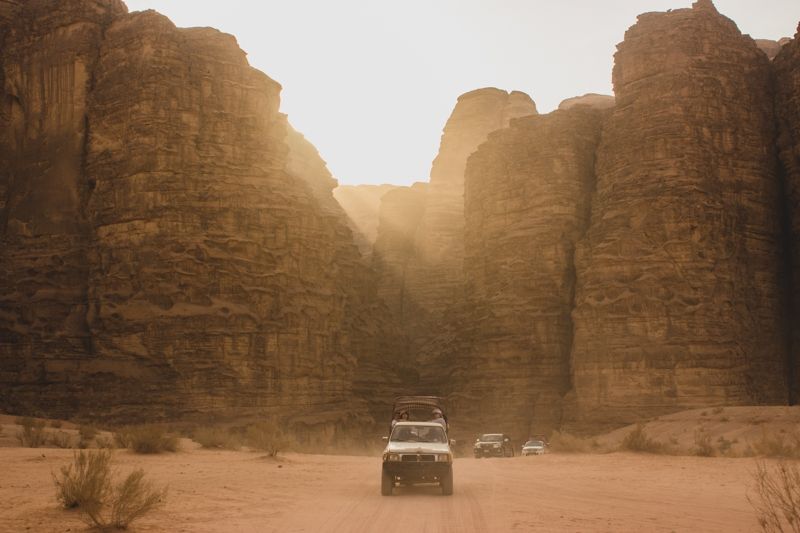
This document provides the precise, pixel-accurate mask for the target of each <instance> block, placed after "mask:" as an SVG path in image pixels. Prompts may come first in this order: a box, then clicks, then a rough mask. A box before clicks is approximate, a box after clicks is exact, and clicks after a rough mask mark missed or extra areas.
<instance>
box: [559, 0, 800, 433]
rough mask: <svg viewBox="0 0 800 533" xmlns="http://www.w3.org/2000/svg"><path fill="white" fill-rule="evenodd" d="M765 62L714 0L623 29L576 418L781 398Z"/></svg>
mask: <svg viewBox="0 0 800 533" xmlns="http://www.w3.org/2000/svg"><path fill="white" fill-rule="evenodd" d="M769 69H770V65H769V61H768V59H767V57H766V56H765V55H764V54H763V53H762V52H761V51H759V50H758V48H757V47H756V45H755V44H754V42H753V41H752V39H750V38H749V37H746V36H742V35H741V34H740V32H739V30H738V29H737V27H736V25H735V24H734V23H733V22H731V21H730V20H728V19H727V18H725V17H723V16H721V15H720V14H719V13H718V12H717V11H716V9H715V8H714V6H713V5H712V4H711V2H710V1H709V0H701V1H699V2H696V3H695V5H694V7H693V8H691V9H678V10H673V11H671V12H668V13H647V14H644V15H641V16H640V17H639V19H638V22H637V24H636V25H635V26H633V27H631V28H630V29H629V30H628V31H627V33H626V34H625V40H624V42H623V43H621V44H620V45H619V47H618V52H617V54H616V56H615V66H614V72H613V82H614V89H615V94H616V107H615V108H614V111H613V114H612V116H611V117H610V119H609V120H608V122H607V123H606V125H605V127H604V130H603V136H602V142H601V144H600V146H599V149H598V156H597V167H596V174H597V190H596V193H595V194H594V197H593V200H592V213H591V220H590V224H589V230H588V232H587V233H586V236H585V238H583V239H582V240H581V241H580V242H579V243H578V246H577V250H576V255H575V270H576V275H577V287H576V296H575V309H574V311H573V321H574V340H573V346H572V355H571V364H572V373H573V386H574V398H573V399H574V410H573V411H572V412H571V413H570V417H571V418H572V419H573V420H574V421H576V422H579V423H581V424H582V425H584V426H586V425H594V426H596V427H599V426H602V425H603V424H604V423H606V422H608V423H609V424H620V423H624V422H628V421H634V420H637V419H638V418H640V417H643V416H653V415H655V414H659V413H662V412H667V411H674V410H677V409H681V408H691V407H696V406H704V405H713V404H726V405H731V404H763V403H786V401H787V389H786V382H785V375H786V358H787V353H786V343H785V342H784V339H785V336H784V335H783V329H782V327H781V323H782V319H783V311H784V308H783V306H782V305H781V302H782V301H783V300H782V288H783V287H782V285H781V279H782V272H781V265H782V254H783V250H782V241H781V221H780V209H779V206H780V203H781V198H780V195H781V190H780V182H779V179H778V175H777V167H776V158H775V150H774V141H775V138H774V115H773V109H772V92H771V89H770V71H769Z"/></svg>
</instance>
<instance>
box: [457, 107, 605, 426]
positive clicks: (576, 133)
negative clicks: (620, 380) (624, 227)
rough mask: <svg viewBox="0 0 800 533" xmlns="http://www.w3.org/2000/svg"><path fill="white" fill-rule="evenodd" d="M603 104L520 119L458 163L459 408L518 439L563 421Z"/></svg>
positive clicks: (462, 414) (474, 422)
mask: <svg viewBox="0 0 800 533" xmlns="http://www.w3.org/2000/svg"><path fill="white" fill-rule="evenodd" d="M603 116H604V114H603V113H602V112H601V111H598V110H594V109H591V108H590V107H588V106H576V107H574V108H573V109H571V110H569V111H556V112H554V113H550V114H548V115H541V116H530V117H524V118H519V119H516V120H514V121H512V122H511V126H510V127H508V128H506V129H503V130H500V131H497V132H494V133H492V134H490V136H489V140H488V141H487V142H486V143H484V144H483V145H481V147H480V148H479V149H478V151H477V152H475V154H473V155H472V157H470V159H469V162H468V164H467V169H466V192H465V218H466V234H465V253H466V260H465V262H464V265H465V276H466V294H467V309H468V315H469V321H468V327H470V328H471V329H470V331H469V333H468V334H467V337H468V342H467V346H468V349H469V353H468V357H465V358H461V359H460V360H458V362H457V365H456V368H455V372H456V375H457V376H458V377H457V382H458V383H459V384H460V389H461V390H460V397H459V399H460V400H461V401H460V402H458V406H457V408H458V415H459V419H460V420H464V421H468V423H469V424H470V425H471V426H473V427H476V428H478V427H487V428H488V427H493V428H494V427H497V428H502V430H503V431H506V432H509V433H511V434H512V435H515V436H516V437H517V438H524V437H525V436H527V435H529V434H530V432H529V430H532V431H533V432H534V433H544V432H546V431H549V430H552V429H553V428H556V427H558V425H559V423H560V421H561V398H562V397H563V395H564V394H565V393H566V392H567V391H568V390H569V388H570V372H569V352H570V347H571V338H572V322H571V319H570V313H571V311H572V298H573V291H574V285H575V274H574V268H573V254H574V249H575V243H576V241H577V240H578V239H579V238H580V237H581V235H582V234H583V232H584V231H585V230H586V226H587V223H588V218H589V199H590V194H591V192H592V189H593V186H594V157H595V150H596V147H597V143H598V142H599V138H600V131H601V124H602V117H603Z"/></svg>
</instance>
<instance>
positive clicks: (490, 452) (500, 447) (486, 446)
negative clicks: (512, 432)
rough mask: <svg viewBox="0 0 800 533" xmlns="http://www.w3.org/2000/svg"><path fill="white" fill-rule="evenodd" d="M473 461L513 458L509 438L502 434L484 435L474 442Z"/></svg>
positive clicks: (512, 449) (512, 448)
mask: <svg viewBox="0 0 800 533" xmlns="http://www.w3.org/2000/svg"><path fill="white" fill-rule="evenodd" d="M473 451H474V452H475V459H479V458H481V457H514V447H513V446H512V445H511V438H510V437H509V436H508V435H506V434H504V433H484V434H483V435H481V436H480V437H478V438H477V439H476V440H475V446H474V447H473Z"/></svg>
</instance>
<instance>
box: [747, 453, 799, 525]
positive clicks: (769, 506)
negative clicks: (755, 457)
mask: <svg viewBox="0 0 800 533" xmlns="http://www.w3.org/2000/svg"><path fill="white" fill-rule="evenodd" d="M753 477H754V479H755V494H751V493H748V495H747V500H748V501H749V502H750V505H752V506H753V508H754V509H755V511H756V516H757V519H758V524H759V526H761V530H762V531H766V532H769V533H778V532H784V531H792V532H794V533H800V468H799V467H798V465H797V464H790V463H786V462H783V461H781V462H779V463H777V464H776V465H775V467H774V468H772V469H770V468H768V467H767V465H766V464H765V463H763V462H758V463H756V471H755V473H754V474H753Z"/></svg>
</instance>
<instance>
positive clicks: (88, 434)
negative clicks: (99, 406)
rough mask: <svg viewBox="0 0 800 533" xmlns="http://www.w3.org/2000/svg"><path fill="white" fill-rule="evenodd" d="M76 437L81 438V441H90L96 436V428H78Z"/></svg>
mask: <svg viewBox="0 0 800 533" xmlns="http://www.w3.org/2000/svg"><path fill="white" fill-rule="evenodd" d="M78 435H80V436H81V440H84V441H87V442H88V441H90V440H92V439H93V438H95V436H96V435H97V428H95V427H94V426H83V425H82V426H81V427H79V428H78Z"/></svg>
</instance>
